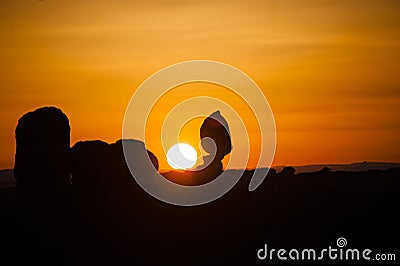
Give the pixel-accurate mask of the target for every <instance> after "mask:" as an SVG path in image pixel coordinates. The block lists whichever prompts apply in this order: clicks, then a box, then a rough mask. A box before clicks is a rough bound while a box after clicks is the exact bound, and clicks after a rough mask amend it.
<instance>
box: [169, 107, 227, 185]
mask: <svg viewBox="0 0 400 266" xmlns="http://www.w3.org/2000/svg"><path fill="white" fill-rule="evenodd" d="M208 138H210V139H212V141H213V142H214V143H212V142H210V140H209V139H208ZM200 139H201V146H202V147H203V149H204V150H205V151H206V152H208V153H209V154H208V155H206V156H203V165H200V166H198V167H197V168H196V169H194V170H189V171H184V172H177V171H171V172H167V173H164V174H163V175H164V176H165V177H166V178H167V179H169V180H171V181H172V182H175V183H178V184H181V185H192V186H193V185H201V184H205V183H208V182H210V181H212V180H214V179H215V178H217V177H218V176H219V175H220V174H221V173H222V171H223V165H222V159H223V158H224V157H225V156H226V155H228V154H229V153H230V152H231V150H232V142H231V136H230V130H229V126H228V122H227V121H226V120H225V118H224V117H223V116H222V115H221V113H220V112H219V111H216V112H214V113H212V114H211V115H210V116H209V117H207V118H206V119H204V122H203V124H202V125H201V127H200Z"/></svg>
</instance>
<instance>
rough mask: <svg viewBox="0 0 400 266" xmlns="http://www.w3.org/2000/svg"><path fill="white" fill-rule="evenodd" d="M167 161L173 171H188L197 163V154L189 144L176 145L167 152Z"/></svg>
mask: <svg viewBox="0 0 400 266" xmlns="http://www.w3.org/2000/svg"><path fill="white" fill-rule="evenodd" d="M167 160H168V164H169V165H170V166H171V167H172V168H174V169H180V170H186V169H190V168H192V167H193V166H194V165H195V164H196V162H197V152H196V150H195V149H194V148H193V147H192V146H190V145H189V144H186V143H178V144H175V145H173V146H172V147H171V148H170V149H169V150H168V153H167Z"/></svg>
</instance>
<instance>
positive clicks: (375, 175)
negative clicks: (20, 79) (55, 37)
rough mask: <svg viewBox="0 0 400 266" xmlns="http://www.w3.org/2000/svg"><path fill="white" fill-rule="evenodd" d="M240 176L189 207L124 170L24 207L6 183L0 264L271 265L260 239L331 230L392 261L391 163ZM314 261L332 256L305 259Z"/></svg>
mask: <svg viewBox="0 0 400 266" xmlns="http://www.w3.org/2000/svg"><path fill="white" fill-rule="evenodd" d="M250 177H251V172H246V173H245V175H244V176H243V178H241V180H240V181H239V183H238V184H237V185H236V186H235V188H234V189H233V190H231V191H230V192H228V193H227V194H226V195H225V196H224V197H222V198H220V199H219V200H217V201H214V202H212V203H209V204H207V205H203V206H199V207H177V206H172V205H168V204H165V203H162V202H160V201H157V200H155V199H154V198H152V197H151V196H150V195H148V194H147V193H146V192H144V191H143V190H142V189H141V188H140V187H139V186H138V185H137V184H136V183H135V181H134V180H133V179H132V178H126V179H124V181H123V182H122V183H120V184H119V185H115V184H114V183H113V184H111V185H109V186H108V185H105V186H104V187H103V188H101V189H99V188H96V191H95V192H93V193H88V194H82V193H80V192H77V191H74V190H73V189H71V192H70V194H69V196H68V200H67V201H66V202H63V203H57V204H49V205H48V206H46V207H43V206H36V208H37V210H36V209H35V207H34V208H33V209H31V210H29V211H27V210H26V209H25V207H26V206H25V205H26V204H25V205H24V206H25V207H24V206H21V205H20V204H19V203H18V202H19V201H18V199H17V195H16V190H15V188H4V189H1V190H0V225H1V234H0V242H1V246H0V248H1V249H0V254H1V257H0V265H120V264H123V265H253V264H258V265H275V264H282V262H281V261H279V260H278V259H276V257H275V259H274V260H272V261H271V260H269V259H268V258H267V259H266V260H264V261H260V260H258V258H257V251H258V250H259V249H260V248H262V247H263V246H264V244H268V248H275V249H280V248H286V249H288V250H290V249H292V248H296V249H304V248H314V249H323V248H328V246H332V247H337V246H336V240H337V239H338V238H339V237H344V238H346V239H347V246H346V248H358V249H360V250H362V249H364V248H369V249H371V250H373V253H372V254H374V253H394V254H396V259H397V262H394V263H393V262H388V261H386V262H380V263H379V264H382V265H389V264H397V263H398V262H399V261H400V240H399V236H400V234H399V232H400V223H399V222H400V218H399V210H400V208H399V203H400V201H399V199H400V169H396V168H392V169H389V170H385V171H380V170H376V171H363V172H330V171H328V170H327V169H325V170H323V171H319V172H313V173H301V174H293V173H292V172H291V171H290V170H288V169H286V171H282V172H280V173H278V174H275V173H274V172H270V174H269V176H268V178H267V179H266V180H265V181H264V183H263V184H262V185H261V187H260V188H258V189H257V190H255V191H254V192H248V191H247V187H248V182H249V179H250ZM109 178H114V177H111V176H110V177H109ZM118 178H120V177H118ZM117 183H118V182H117ZM371 256H372V255H371ZM286 263H287V264H291V265H295V264H296V263H298V261H297V262H296V261H290V263H289V262H286ZM323 263H326V264H333V265H335V264H339V263H340V261H331V260H330V259H329V258H326V259H324V260H323V261H319V262H318V263H314V264H318V265H321V264H323ZM353 263H354V262H351V263H349V264H353ZM359 263H360V261H359ZM375 263H376V261H375ZM303 264H310V262H309V261H307V262H303ZM367 264H372V262H369V263H367ZM379 264H376V265H379ZM397 265H398V264H397Z"/></svg>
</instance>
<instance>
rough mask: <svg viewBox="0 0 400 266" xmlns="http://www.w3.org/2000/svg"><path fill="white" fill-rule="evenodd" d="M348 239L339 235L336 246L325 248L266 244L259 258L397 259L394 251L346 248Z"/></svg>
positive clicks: (302, 259)
mask: <svg viewBox="0 0 400 266" xmlns="http://www.w3.org/2000/svg"><path fill="white" fill-rule="evenodd" d="M346 246H347V240H346V238H344V237H339V238H338V239H337V240H336V246H333V247H332V246H328V248H324V249H319V250H317V249H313V248H306V249H290V250H288V249H283V248H281V249H275V248H268V245H267V244H265V245H264V247H263V248H261V249H259V250H258V252H257V258H258V259H259V260H282V261H285V260H293V261H311V260H332V261H334V260H340V261H361V260H365V261H370V260H371V261H396V254H394V253H375V252H373V251H372V250H371V249H368V248H366V249H358V248H345V247H346Z"/></svg>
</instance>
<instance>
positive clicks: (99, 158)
mask: <svg viewBox="0 0 400 266" xmlns="http://www.w3.org/2000/svg"><path fill="white" fill-rule="evenodd" d="M124 141H126V145H127V146H129V148H131V149H133V152H135V151H137V152H138V155H137V156H143V153H142V148H144V143H143V142H141V141H137V140H124ZM144 151H146V149H144ZM147 154H148V155H149V157H150V160H151V161H152V163H153V165H154V167H155V168H156V169H157V170H158V160H157V158H156V157H155V156H154V154H153V153H151V152H150V151H148V150H147ZM144 156H146V154H144ZM71 158H72V160H71V161H72V163H71V175H72V195H73V201H74V209H75V213H76V215H75V216H76V217H77V219H76V220H74V221H73V224H74V225H75V226H74V228H75V234H74V235H76V236H77V237H78V238H79V243H75V246H78V248H77V250H80V251H82V252H84V253H83V254H80V255H79V256H80V257H87V258H97V259H98V260H99V261H97V260H96V264H97V263H102V260H103V259H107V258H109V256H112V254H110V253H109V250H108V248H109V243H117V242H119V241H120V240H119V239H125V238H126V229H127V228H128V227H129V226H132V220H127V218H126V217H131V218H134V217H136V216H135V215H134V216H132V212H138V210H139V209H140V208H139V206H138V205H137V202H136V200H138V199H139V198H140V195H142V196H143V197H146V192H144V191H142V189H141V188H140V187H139V186H138V184H137V183H136V181H135V180H134V178H133V177H132V175H131V173H130V171H129V169H128V167H127V164H126V161H125V156H124V152H123V146H122V140H118V141H117V142H116V143H113V144H108V143H105V142H103V141H99V140H95V141H82V142H78V143H76V144H75V145H74V146H73V147H72V148H71ZM137 159H138V160H141V158H139V157H138V158H137ZM132 199H133V200H132ZM144 204H145V203H143V207H144V206H145V205H144ZM120 229H122V230H123V231H120ZM81 232H85V235H84V236H82V235H80V233H81ZM125 241H126V239H125ZM87 247H90V248H87ZM120 248H121V247H120ZM88 263H89V262H88ZM90 263H93V259H90ZM114 263H115V261H114Z"/></svg>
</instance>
